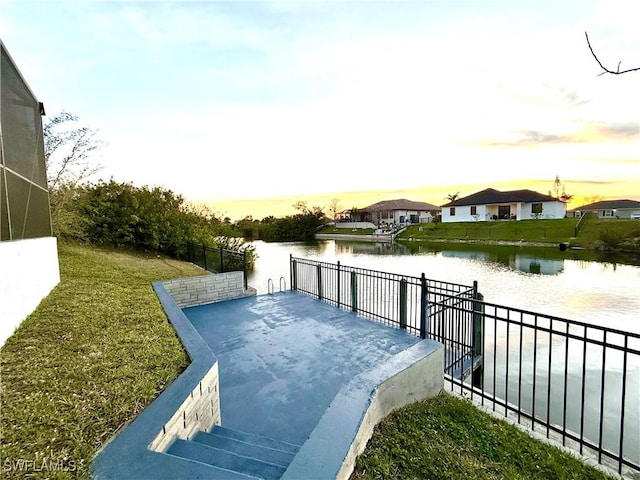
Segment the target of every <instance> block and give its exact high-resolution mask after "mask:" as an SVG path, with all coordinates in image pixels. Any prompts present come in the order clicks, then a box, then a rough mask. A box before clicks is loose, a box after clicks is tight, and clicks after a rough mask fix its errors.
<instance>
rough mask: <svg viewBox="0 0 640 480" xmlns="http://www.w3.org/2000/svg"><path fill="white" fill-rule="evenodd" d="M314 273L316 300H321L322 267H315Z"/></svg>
mask: <svg viewBox="0 0 640 480" xmlns="http://www.w3.org/2000/svg"><path fill="white" fill-rule="evenodd" d="M316 272H317V274H318V300H322V265H320V264H318V265H316Z"/></svg>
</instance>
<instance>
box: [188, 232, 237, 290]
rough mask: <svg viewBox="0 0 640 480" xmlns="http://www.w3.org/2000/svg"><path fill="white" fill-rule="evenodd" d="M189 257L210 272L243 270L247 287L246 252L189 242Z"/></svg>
mask: <svg viewBox="0 0 640 480" xmlns="http://www.w3.org/2000/svg"><path fill="white" fill-rule="evenodd" d="M187 259H188V261H189V262H191V263H195V264H196V265H198V266H200V267H202V268H204V269H205V270H207V271H209V272H214V273H224V272H243V273H244V288H245V289H246V288H247V256H246V254H245V253H244V252H236V251H234V250H228V249H226V248H222V247H215V248H214V247H208V246H206V245H199V244H196V243H191V242H189V243H188V244H187Z"/></svg>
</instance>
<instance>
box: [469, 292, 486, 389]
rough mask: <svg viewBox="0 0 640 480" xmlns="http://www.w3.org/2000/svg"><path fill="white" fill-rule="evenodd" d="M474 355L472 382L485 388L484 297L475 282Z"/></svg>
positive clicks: (472, 360)
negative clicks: (476, 363)
mask: <svg viewBox="0 0 640 480" xmlns="http://www.w3.org/2000/svg"><path fill="white" fill-rule="evenodd" d="M473 300H474V302H473V355H472V358H471V369H472V372H471V378H472V380H471V382H472V385H473V386H474V387H476V388H480V389H481V388H482V387H483V376H484V352H483V348H482V344H483V342H482V339H483V338H484V304H483V303H482V301H483V300H484V296H483V295H482V294H481V293H480V292H478V282H477V281H475V280H474V282H473ZM477 358H479V359H480V363H479V365H478V368H474V364H475V361H476V359H477Z"/></svg>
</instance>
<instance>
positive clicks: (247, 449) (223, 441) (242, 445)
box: [191, 432, 295, 468]
mask: <svg viewBox="0 0 640 480" xmlns="http://www.w3.org/2000/svg"><path fill="white" fill-rule="evenodd" d="M252 440H253V438H250V437H245V440H242V441H241V440H239V439H237V438H231V437H228V436H226V435H224V434H222V435H221V434H217V433H206V432H198V433H196V434H195V435H194V436H193V438H192V439H191V441H192V442H197V443H202V444H203V445H207V446H209V447H214V448H217V449H219V450H226V451H228V452H232V453H235V454H236V455H242V456H243V457H249V458H255V459H256V460H261V461H263V462H268V463H272V464H274V465H279V466H281V467H285V468H286V467H287V466H288V465H289V464H290V463H291V460H293V457H294V456H295V453H293V452H286V451H283V450H278V449H275V448H271V447H265V446H262V445H258V444H256V443H253V442H252ZM265 440H268V439H265Z"/></svg>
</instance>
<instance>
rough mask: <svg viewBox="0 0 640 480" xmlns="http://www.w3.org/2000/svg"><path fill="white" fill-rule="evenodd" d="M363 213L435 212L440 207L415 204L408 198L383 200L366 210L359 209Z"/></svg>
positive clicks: (365, 208)
mask: <svg viewBox="0 0 640 480" xmlns="http://www.w3.org/2000/svg"><path fill="white" fill-rule="evenodd" d="M359 210H360V211H361V212H377V211H381V210H416V211H426V212H428V211H433V210H440V207H438V206H437V205H433V204H431V203H427V202H414V201H412V200H407V199H406V198H399V199H396V200H383V201H382V202H377V203H374V204H373V205H369V206H367V207H364V208H360V209H359Z"/></svg>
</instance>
